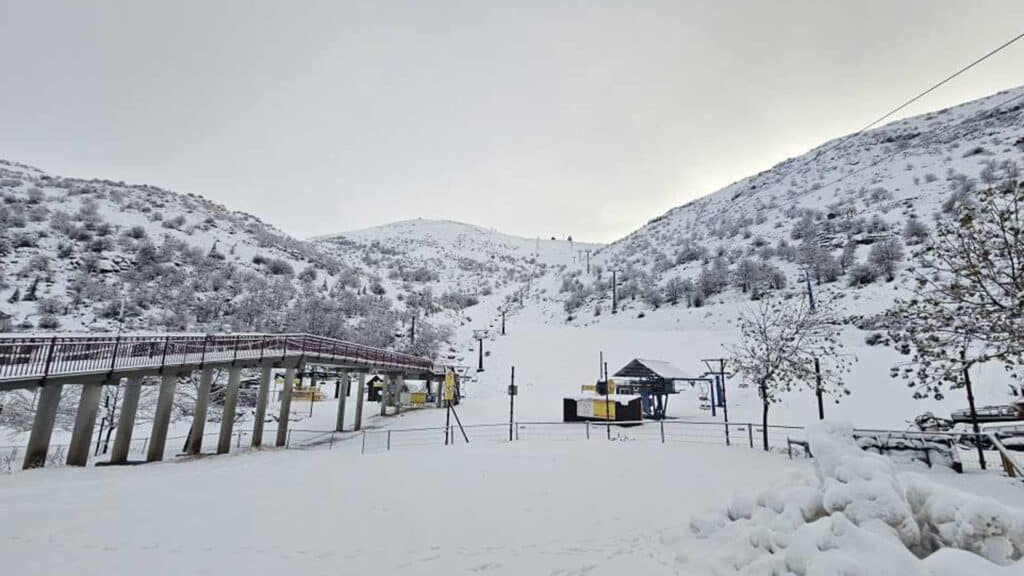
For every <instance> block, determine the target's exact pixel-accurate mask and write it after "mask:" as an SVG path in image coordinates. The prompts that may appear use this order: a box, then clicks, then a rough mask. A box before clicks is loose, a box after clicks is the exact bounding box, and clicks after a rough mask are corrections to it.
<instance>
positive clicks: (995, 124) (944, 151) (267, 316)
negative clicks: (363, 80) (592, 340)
mask: <svg viewBox="0 0 1024 576" xmlns="http://www.w3.org/2000/svg"><path fill="white" fill-rule="evenodd" d="M1022 157H1024V88H1016V89H1013V90H1009V91H1006V92H1002V93H999V94H996V95H993V96H990V97H987V98H983V99H980V100H977V101H974V102H969V103H966V104H963V105H961V106H957V107H954V108H949V109H946V110H941V111H937V112H932V113H929V114H925V115H921V116H917V117H914V118H909V119H906V120H901V121H898V122H893V123H891V124H889V125H886V126H884V127H881V128H878V129H875V130H871V131H868V132H865V133H862V134H857V135H854V136H851V137H846V138H840V139H838V140H835V141H832V142H828V143H825V144H823V145H822V146H820V147H818V148H816V149H814V150H811V151H810V152H808V153H807V154H805V155H803V156H801V157H798V158H794V159H790V160H787V161H785V162H782V163H780V164H779V165H777V166H775V167H773V168H772V169H770V170H767V171H765V172H763V173H761V174H757V175H755V176H752V177H750V178H746V179H744V180H741V181H739V182H736V183H734V184H732V185H730V186H727V187H726V188H724V189H722V190H719V191H717V192H715V193H713V194H710V195H708V196H705V197H703V198H700V199H698V200H695V201H693V202H690V203H688V204H685V205H683V206H679V207H677V208H674V209H672V210H670V211H668V212H667V213H665V214H663V215H661V216H659V217H657V218H655V219H653V220H651V221H650V222H649V223H648V224H647V225H645V226H643V227H642V228H640V229H639V230H637V231H636V232H634V233H632V234H630V235H628V236H626V237H625V238H623V239H621V240H619V241H617V242H614V243H613V244H611V245H609V246H606V247H602V246H599V245H595V244H584V243H578V242H573V241H572V240H571V238H564V239H555V238H521V237H516V236H510V235H506V234H501V233H499V232H496V231H494V230H488V229H485V228H481V227H477V226H473V225H469V224H463V223H459V222H452V221H444V220H422V219H420V220H409V221H404V222H396V223H393V224H388V225H384V226H379V227H374V228H367V229H364V230H356V231H351V232H343V233H339V234H336V235H331V236H327V237H320V238H316V239H312V240H310V241H302V240H298V239H295V238H292V237H289V236H288V235H286V234H284V233H282V232H280V231H278V230H276V229H275V228H274V227H273V226H271V225H269V224H267V223H264V222H262V221H260V220H259V219H257V218H255V217H254V216H251V215H249V214H245V213H243V212H236V211H232V210H229V209H228V208H225V207H223V206H220V205H218V204H215V203H213V202H210V201H208V200H206V199H203V198H201V197H199V196H196V195H186V194H178V193H174V192H170V191H167V190H162V189H159V188H155V187H152V186H145V185H129V184H125V183H121V182H110V181H100V180H79V179H74V178H65V177H61V176H57V175H53V174H48V173H46V172H43V171H41V170H38V169H35V168H32V167H29V166H25V165H21V164H16V163H12V162H6V161H0V198H2V204H0V225H2V226H0V262H2V264H3V266H2V270H0V271H2V274H0V296H2V298H0V312H2V313H3V315H0V322H4V321H5V320H3V319H4V318H7V319H6V323H7V324H8V328H7V329H13V330H30V329H31V330H52V329H56V328H60V329H73V330H78V329H84V330H110V329H116V328H120V327H125V328H129V329H140V328H155V329H170V330H225V329H234V330H303V331H311V332H320V333H327V334H331V335H337V336H343V337H348V338H352V339H355V340H360V341H365V342H370V343H375V344H380V345H395V346H399V347H408V346H410V345H411V344H412V343H411V342H406V335H407V334H408V332H409V330H410V329H411V322H412V320H411V318H412V317H413V316H416V317H417V318H419V320H420V322H421V327H422V330H421V334H423V335H424V336H425V337H427V339H428V340H429V336H430V331H431V330H432V329H436V331H437V332H436V334H435V335H436V336H437V337H438V338H435V342H433V343H432V344H431V345H432V346H433V345H437V344H439V341H445V340H447V341H449V342H454V341H456V340H461V339H462V334H461V333H460V332H459V331H460V330H463V331H466V330H469V329H471V328H479V327H481V325H484V326H486V325H493V320H494V318H495V316H496V315H497V314H498V309H499V308H500V307H502V306H506V305H507V304H508V303H510V302H512V301H521V302H522V303H523V305H524V306H532V305H536V306H538V307H540V308H544V309H548V310H549V312H550V316H551V317H552V320H553V321H554V320H555V319H556V317H557V319H558V320H565V319H566V317H568V318H569V321H570V322H571V323H575V324H581V323H592V322H595V321H598V320H597V318H599V317H600V315H601V313H602V311H609V310H610V308H611V290H610V286H611V271H613V270H614V271H615V273H616V274H617V280H618V285H619V293H618V295H619V298H620V301H619V309H620V310H623V311H626V312H629V314H627V316H628V315H633V316H635V315H636V314H640V313H643V311H644V310H649V309H652V308H659V307H665V306H670V307H686V306H693V307H698V306H707V305H715V304H718V303H734V304H735V303H740V302H744V301H747V300H749V299H750V298H752V297H753V298H757V297H760V296H761V295H762V294H764V293H765V292H766V291H771V290H783V291H788V292H790V293H795V292H796V291H798V290H800V289H801V285H802V283H801V278H802V277H803V274H804V272H805V271H806V272H807V273H809V274H810V275H811V277H812V278H813V279H814V280H815V281H816V283H817V284H819V288H818V289H819V290H821V291H822V292H827V293H830V294H831V295H832V296H833V297H834V298H835V299H837V300H844V301H845V302H846V303H847V306H846V312H847V313H848V315H851V316H855V317H869V316H871V315H873V314H875V313H877V312H880V311H882V310H884V309H886V308H887V307H888V305H889V303H890V302H891V301H892V298H893V296H894V295H895V294H897V293H899V290H900V286H901V284H902V282H903V281H904V280H905V278H904V276H905V275H904V274H903V273H902V272H903V271H904V270H905V269H906V267H907V258H908V257H909V253H910V252H911V251H912V245H913V244H915V243H916V242H918V241H919V240H920V239H921V238H923V237H924V235H926V234H927V232H928V229H929V228H930V227H931V225H932V221H933V219H935V218H942V217H943V215H944V214H945V211H946V210H947V208H948V206H949V204H950V203H951V202H955V201H956V200H957V199H958V198H962V197H965V196H969V195H970V193H971V191H972V190H973V189H976V188H977V187H979V186H985V185H987V184H989V183H991V182H992V181H994V180H997V179H999V178H1001V177H1004V176H1005V174H1006V173H1007V171H1008V170H1012V169H1013V167H1014V166H1015V165H1016V164H1015V163H1019V161H1020V160H1021V159H1022ZM588 252H589V254H588ZM588 255H589V260H590V264H591V266H590V273H589V274H588V273H587V263H588V262H587V261H588ZM890 279H892V280H893V282H889V280H890ZM630 311H632V312H630ZM605 318H607V315H605ZM451 330H455V332H454V333H453V332H451ZM449 350H452V349H451V348H449ZM449 355H450V356H459V354H449ZM456 359H457V358H456Z"/></svg>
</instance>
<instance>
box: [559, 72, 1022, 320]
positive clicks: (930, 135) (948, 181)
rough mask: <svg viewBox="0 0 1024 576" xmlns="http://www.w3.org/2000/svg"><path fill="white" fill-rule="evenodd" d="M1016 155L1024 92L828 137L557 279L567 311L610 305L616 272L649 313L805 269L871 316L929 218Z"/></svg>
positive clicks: (765, 284) (764, 286)
mask: <svg viewBox="0 0 1024 576" xmlns="http://www.w3.org/2000/svg"><path fill="white" fill-rule="evenodd" d="M1022 159H1024V87H1021V88H1016V89H1013V90H1008V91H1005V92H1001V93H999V94H996V95H993V96H990V97H987V98H982V99H980V100H976V101H973V102H969V103H966V104H963V105H960V106H956V107H954V108H948V109H945V110H940V111H937V112H932V113H928V114H924V115H921V116H917V117H913V118H909V119H905V120H901V121H898V122H893V123H891V124H889V125H886V126H884V127H881V128H878V129H875V130H871V131H868V132H865V133H862V134H859V135H853V136H849V137H845V138H840V139H838V140H835V141H831V142H827V143H825V144H823V145H821V146H819V147H818V148H815V149H814V150H811V151H810V152H808V153H807V154H805V155H803V156H801V157H798V158H793V159H790V160H787V161H785V162H782V163H780V164H778V165H777V166H775V167H773V168H772V169H770V170H767V171H765V172H762V173H760V174H757V175H755V176H752V177H749V178H746V179H744V180H741V181H739V182H736V183H734V184H732V185H730V186H727V187H726V188H724V189H722V190H719V191H717V192H715V193H713V194H709V195H708V196H705V197H703V198H700V199H698V200H695V201H693V202H690V203H688V204H685V205H682V206H679V207H676V208H673V209H672V210H670V211H668V212H667V213H665V214H663V215H661V216H659V217H657V218H655V219H653V220H651V221H650V222H649V223H648V224H647V225H645V226H644V227H642V228H640V229H639V230H637V231H636V232H634V233H632V234H630V235H629V236H627V237H625V238H623V239H621V240H619V241H617V242H615V243H613V244H611V245H609V246H608V247H607V248H606V249H604V250H602V251H601V252H600V253H599V254H598V255H597V257H596V258H595V262H597V263H599V264H600V265H601V266H602V267H603V269H604V273H603V274H601V273H599V274H597V275H595V276H593V277H592V278H586V277H581V278H578V279H577V281H576V282H575V285H570V286H565V287H564V289H563V292H567V293H568V296H566V297H565V298H564V300H565V301H566V310H567V311H569V312H570V314H574V315H576V316H579V317H580V318H583V317H587V316H590V315H592V314H593V313H594V308H595V306H602V305H603V307H604V308H605V309H606V310H607V309H608V308H609V307H610V300H611V295H610V288H609V287H610V283H609V281H610V276H609V274H608V273H607V271H608V270H610V269H615V270H617V272H618V281H619V283H620V297H622V298H624V299H626V300H627V302H626V306H627V308H628V307H640V308H643V309H649V308H656V307H658V306H661V305H662V304H664V303H666V302H667V303H669V304H680V303H681V305H684V306H685V305H687V304H689V305H692V306H701V305H704V304H705V303H707V304H714V303H716V302H721V301H723V300H724V301H728V300H731V299H735V298H737V293H739V294H740V295H739V296H738V297H739V298H740V299H749V298H750V297H754V298H756V297H759V296H760V295H761V294H762V293H764V292H765V291H769V290H778V289H783V288H785V287H787V286H789V287H793V286H794V285H795V284H799V279H800V278H802V276H803V270H807V271H809V273H810V274H811V277H812V279H813V280H815V281H816V283H817V284H819V285H821V286H822V287H823V288H822V289H825V288H826V287H828V288H829V289H831V290H834V291H837V292H843V293H845V294H838V295H837V296H836V297H837V298H843V297H847V298H858V299H859V300H860V301H861V302H863V303H864V304H866V305H864V306H862V305H860V304H858V305H857V306H854V307H853V308H852V309H850V310H849V312H850V313H851V314H871V313H875V312H878V311H880V310H882V309H885V308H886V307H888V304H889V303H891V301H892V298H893V295H894V294H895V293H896V291H894V290H893V289H892V285H891V284H887V281H889V280H893V279H894V278H895V279H896V280H897V284H898V283H899V282H898V281H899V280H900V278H901V276H902V274H901V272H902V271H903V270H905V268H906V260H907V258H909V257H910V255H911V253H912V251H913V246H914V245H915V244H917V243H919V242H920V241H921V240H922V239H923V238H924V237H926V235H927V234H928V232H929V230H930V229H931V228H932V226H933V220H934V219H937V218H942V217H944V215H946V214H947V213H948V211H949V210H950V208H951V206H952V203H954V202H956V201H957V200H958V199H962V198H965V197H969V196H970V194H971V192H972V191H973V190H976V189H978V188H979V187H983V186H987V185H990V184H992V183H993V182H996V181H998V180H1000V179H1002V178H1003V177H1005V176H1006V175H1007V174H1008V173H1009V174H1011V175H1012V174H1016V170H1017V166H1019V165H1020V164H1021V161H1022ZM634 300H637V301H638V302H636V303H634V302H633V301H634ZM639 300H643V301H646V304H643V303H640V302H639ZM581 307H583V309H582V310H580V311H578V312H577V311H576V309H577V308H581Z"/></svg>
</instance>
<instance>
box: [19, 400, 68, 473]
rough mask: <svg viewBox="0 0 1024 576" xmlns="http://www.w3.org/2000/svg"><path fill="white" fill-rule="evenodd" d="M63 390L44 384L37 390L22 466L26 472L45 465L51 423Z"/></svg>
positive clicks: (51, 433) (54, 418)
mask: <svg viewBox="0 0 1024 576" xmlns="http://www.w3.org/2000/svg"><path fill="white" fill-rule="evenodd" d="M63 388H64V385H63V384H46V385H44V386H42V387H41V388H40V389H39V399H38V401H37V402H36V415H35V419H34V420H33V421H32V433H31V434H29V437H28V446H27V447H26V448H25V462H24V463H23V465H22V467H23V468H25V469H26V470H27V469H29V468H41V467H42V466H43V465H44V464H46V453H47V452H49V451H50V437H51V436H52V435H53V423H54V422H56V420H57V407H58V406H59V405H60V392H61V390H62V389H63Z"/></svg>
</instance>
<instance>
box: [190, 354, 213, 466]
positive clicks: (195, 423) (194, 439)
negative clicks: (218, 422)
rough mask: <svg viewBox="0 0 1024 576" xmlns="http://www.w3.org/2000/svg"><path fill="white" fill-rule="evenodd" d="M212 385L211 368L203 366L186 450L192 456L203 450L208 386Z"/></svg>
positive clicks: (208, 402) (208, 396)
mask: <svg viewBox="0 0 1024 576" xmlns="http://www.w3.org/2000/svg"><path fill="white" fill-rule="evenodd" d="M212 386H213V368H203V370H202V371H201V372H200V373H199V390H198V392H197V393H196V406H195V410H194V411H193V414H192V433H191V434H189V436H188V450H186V452H187V453H188V454H190V455H192V456H195V455H197V454H200V453H201V452H202V451H203V432H204V431H205V429H206V411H207V409H208V408H209V406H210V388H211V387H212Z"/></svg>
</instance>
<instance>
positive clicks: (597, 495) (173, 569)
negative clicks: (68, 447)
mask: <svg viewBox="0 0 1024 576" xmlns="http://www.w3.org/2000/svg"><path fill="white" fill-rule="evenodd" d="M833 444H834V445H837V446H838V447H832V446H831V445H833ZM357 446H358V445H357V443H356V442H355V441H349V442H348V443H342V444H341V445H339V446H338V447H336V448H335V449H334V450H310V451H287V452H279V451H267V452H259V453H250V454H244V455H234V456H224V457H210V458H201V459H199V460H196V461H189V462H167V463H161V464H153V465H147V466H141V467H120V468H102V469H59V470H40V471H34V472H27V473H21V474H16V475H11V476H7V477H5V478H4V479H3V480H2V482H3V486H4V489H3V490H2V491H0V508H2V509H3V510H4V519H5V521H4V522H2V523H0V552H2V553H3V555H2V557H3V558H4V565H5V566H7V567H10V568H12V569H14V570H15V572H17V573H18V574H40V575H41V574H95V573H99V572H101V571H102V572H103V573H107V574H138V573H141V572H145V573H148V574H181V573H183V571H187V572H188V573H195V574H217V573H225V572H233V571H236V570H240V569H241V567H242V566H244V567H245V568H244V569H245V571H246V572H249V573H256V574H279V573H282V572H284V573H295V574H337V573H339V571H340V572H342V573H346V574H371V573H376V574H398V573H400V574H439V573H456V574H481V573H483V574H609V575H610V574H618V573H621V572H622V571H624V570H626V571H629V572H630V573H639V574H730V573H749V574H769V573H779V574H782V573H786V572H784V571H781V567H783V566H784V567H785V568H786V570H789V571H790V572H791V573H793V574H882V573H901V574H956V573H962V572H958V570H960V569H962V567H967V566H970V567H971V570H972V571H973V573H975V574H1003V573H1005V574H1009V573H1012V572H1010V570H1014V569H1015V568H1013V567H1008V568H1007V571H1006V572H1000V571H998V569H997V566H996V565H995V564H993V563H990V562H988V561H979V558H971V557H968V555H966V554H951V553H949V551H940V552H939V553H937V554H936V555H935V556H934V557H932V558H927V559H925V560H924V561H921V560H919V559H918V557H917V556H915V554H914V552H917V553H921V554H922V555H923V553H924V552H926V551H927V552H931V550H932V549H933V548H935V547H936V542H937V541H940V540H941V541H942V542H943V545H945V546H957V547H961V548H966V549H968V550H971V551H974V552H978V553H981V554H983V555H985V556H987V557H989V558H990V559H991V560H993V561H994V562H999V563H1000V564H1007V563H1008V562H1010V561H1011V560H1015V559H1019V558H1020V554H1021V552H1022V551H1024V513H1022V512H1021V510H1024V490H1021V488H1020V487H1019V486H1016V485H1011V484H1010V482H1011V480H1010V479H1004V478H997V477H981V478H972V479H971V481H970V482H967V481H964V479H963V477H959V476H955V475H943V474H941V473H938V472H933V473H928V474H921V473H920V471H917V473H916V474H907V473H906V472H899V471H897V470H896V469H895V467H894V466H893V465H892V464H891V463H890V462H888V461H887V460H886V459H885V458H881V457H874V456H869V455H863V456H862V457H861V458H862V459H863V460H864V461H865V462H864V463H861V462H860V461H859V460H858V459H857V458H854V457H852V455H851V453H850V449H849V447H848V446H845V445H844V444H843V438H842V437H841V436H839V435H825V438H824V439H822V440H818V441H816V443H815V444H814V448H815V450H816V453H817V454H818V457H817V461H816V462H815V463H814V465H813V466H812V465H811V463H810V462H808V461H800V460H798V461H791V460H788V459H785V458H784V457H781V456H779V455H776V454H766V453H763V452H759V451H757V450H748V449H728V448H725V447H722V446H699V445H685V444H666V445H660V444H635V443H625V442H607V441H594V442H586V441H579V442H550V441H545V440H538V441H519V442H516V443H511V444H495V443H482V444H470V445H459V446H458V447H455V448H448V449H445V448H442V447H433V448H425V449H421V450H417V451H402V452H391V453H385V454H378V455H360V454H359V451H358V447H357ZM853 449H854V450H857V449H856V448H853ZM857 452H858V453H859V454H857V456H860V455H861V454H863V453H860V451H859V450H857ZM815 471H817V473H815ZM950 486H953V487H958V488H966V489H967V490H968V491H969V492H974V493H976V494H982V493H983V494H985V495H986V496H988V497H994V498H997V499H998V501H997V500H991V499H987V498H983V497H980V496H975V495H971V494H969V493H968V492H959V491H957V490H956V489H955V488H951V487H950ZM922 515H923V516H922ZM912 550H913V551H912ZM858 567H859V568H858ZM1019 567H1020V563H1019V561H1018V563H1017V565H1016V568H1019ZM773 569H776V570H779V571H776V572H771V571H770V570H773ZM894 569H898V570H899V572H892V571H891V570H894Z"/></svg>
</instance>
